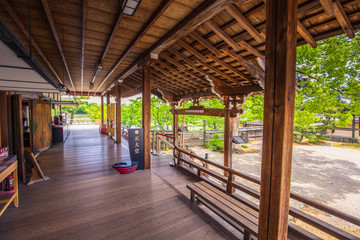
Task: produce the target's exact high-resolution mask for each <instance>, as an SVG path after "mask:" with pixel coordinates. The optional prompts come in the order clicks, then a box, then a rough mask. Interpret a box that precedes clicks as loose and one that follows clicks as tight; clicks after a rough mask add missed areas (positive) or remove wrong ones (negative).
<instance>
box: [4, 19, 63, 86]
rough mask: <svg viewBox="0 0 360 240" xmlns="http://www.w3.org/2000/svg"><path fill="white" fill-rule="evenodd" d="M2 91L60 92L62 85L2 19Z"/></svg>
mask: <svg viewBox="0 0 360 240" xmlns="http://www.w3.org/2000/svg"><path fill="white" fill-rule="evenodd" d="M0 40H1V41H0V52H1V55H0V91H17V92H18V91H21V92H41V93H59V89H60V86H59V85H58V84H57V83H56V82H55V81H54V79H53V78H52V77H51V76H50V75H49V74H48V73H47V72H46V71H45V70H44V68H43V67H42V66H41V65H40V63H39V62H38V61H37V60H36V59H35V58H34V57H33V56H31V55H30V53H29V51H28V50H27V49H26V48H25V47H24V45H23V44H22V43H21V42H20V41H19V40H18V39H17V38H16V37H15V35H14V34H13V33H12V32H11V31H10V30H9V29H8V28H7V26H6V25H5V24H4V23H3V22H2V21H1V20H0Z"/></svg>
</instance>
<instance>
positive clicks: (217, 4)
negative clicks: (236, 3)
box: [109, 0, 231, 86]
mask: <svg viewBox="0 0 360 240" xmlns="http://www.w3.org/2000/svg"><path fill="white" fill-rule="evenodd" d="M229 4H231V2H230V1H228V0H209V1H204V3H203V4H202V5H200V6H199V7H197V8H196V9H195V10H194V11H192V12H191V13H190V14H189V15H188V16H187V17H186V18H185V19H184V20H183V21H182V22H180V23H179V24H178V25H176V27H174V28H173V29H172V30H171V31H169V32H168V33H167V34H166V35H165V36H164V37H163V38H162V39H160V40H159V41H158V42H157V43H156V44H154V45H153V47H151V48H150V49H148V51H147V52H146V53H145V54H144V55H148V54H150V53H155V54H159V53H160V52H162V51H163V50H165V49H166V48H168V47H170V46H172V45H174V44H175V43H176V42H177V41H178V40H179V39H182V38H183V37H184V36H186V35H188V34H189V33H191V32H193V31H194V30H195V29H196V28H197V27H198V26H200V25H201V24H203V23H204V22H206V21H207V20H209V19H211V18H212V17H214V16H215V15H217V14H218V13H220V12H221V11H223V10H224V9H225V8H226V7H227V6H228V5H229ZM142 59H143V57H140V58H139V59H137V60H136V61H135V62H134V63H133V64H132V65H131V66H129V67H128V68H127V69H126V70H125V71H123V72H122V73H121V74H120V75H119V76H118V78H123V77H124V76H128V75H129V74H131V73H132V72H133V71H135V68H134V67H135V66H138V63H139V62H141V61H142ZM114 81H115V80H114ZM111 84H112V83H110V84H109V86H110V85H111Z"/></svg>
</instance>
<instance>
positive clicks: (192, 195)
mask: <svg viewBox="0 0 360 240" xmlns="http://www.w3.org/2000/svg"><path fill="white" fill-rule="evenodd" d="M190 200H191V201H192V202H195V193H194V192H193V191H191V192H190Z"/></svg>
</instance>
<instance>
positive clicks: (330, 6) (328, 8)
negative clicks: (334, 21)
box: [319, 0, 334, 16]
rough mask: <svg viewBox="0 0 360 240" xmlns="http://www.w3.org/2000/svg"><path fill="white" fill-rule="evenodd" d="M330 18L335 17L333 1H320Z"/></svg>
mask: <svg viewBox="0 0 360 240" xmlns="http://www.w3.org/2000/svg"><path fill="white" fill-rule="evenodd" d="M319 1H320V3H321V5H322V6H323V8H324V10H325V12H326V14H327V15H328V16H332V15H334V8H333V3H332V0H319Z"/></svg>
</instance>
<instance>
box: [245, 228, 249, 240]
mask: <svg viewBox="0 0 360 240" xmlns="http://www.w3.org/2000/svg"><path fill="white" fill-rule="evenodd" d="M244 240H251V234H250V233H249V232H248V231H246V230H244Z"/></svg>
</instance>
